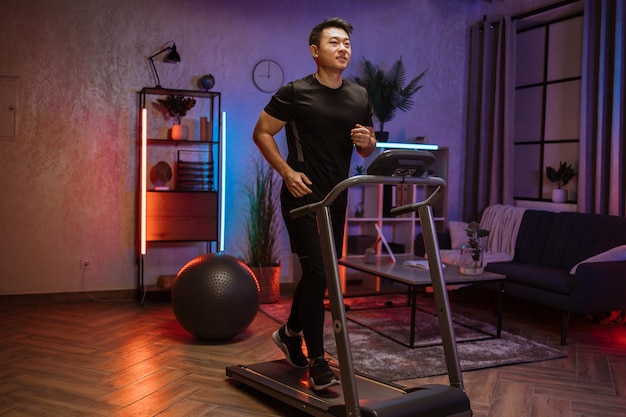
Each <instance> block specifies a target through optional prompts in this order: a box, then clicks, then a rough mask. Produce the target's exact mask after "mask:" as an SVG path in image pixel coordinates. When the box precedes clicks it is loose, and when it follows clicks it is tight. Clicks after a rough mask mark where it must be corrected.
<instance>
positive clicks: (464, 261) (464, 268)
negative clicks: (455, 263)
mask: <svg viewBox="0 0 626 417" xmlns="http://www.w3.org/2000/svg"><path fill="white" fill-rule="evenodd" d="M459 267H460V270H461V271H460V272H461V274H463V275H481V274H482V273H483V272H484V270H485V269H484V267H483V250H482V248H481V247H480V246H470V245H463V247H462V248H461V264H460V266H459Z"/></svg>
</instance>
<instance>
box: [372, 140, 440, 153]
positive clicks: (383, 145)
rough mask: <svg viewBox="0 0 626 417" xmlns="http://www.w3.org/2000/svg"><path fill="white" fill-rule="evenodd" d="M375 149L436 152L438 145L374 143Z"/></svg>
mask: <svg viewBox="0 0 626 417" xmlns="http://www.w3.org/2000/svg"><path fill="white" fill-rule="evenodd" d="M376 147H377V148H384V149H413V150H419V151H436V150H438V149H439V145H430V144H425V143H394V142H376Z"/></svg>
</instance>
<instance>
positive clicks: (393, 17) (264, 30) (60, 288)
mask: <svg viewBox="0 0 626 417" xmlns="http://www.w3.org/2000/svg"><path fill="white" fill-rule="evenodd" d="M506 3H509V2H501V1H500V2H499V1H495V2H494V3H485V2H484V1H481V0H447V1H441V0H387V1H374V0H319V1H315V2H297V1H293V0H249V1H243V0H229V1H223V2H218V1H208V0H207V1H203V0H179V1H176V2H172V1H167V0H132V1H127V0H100V1H78V0H55V1H46V2H42V1H37V0H3V1H2V7H1V12H0V40H2V58H0V76H9V77H18V78H19V92H18V99H19V102H18V106H19V107H18V109H17V114H18V123H19V125H18V135H17V136H16V137H15V138H0V146H1V150H0V175H1V176H2V188H1V193H2V194H1V197H0V219H1V221H0V236H1V237H2V239H1V241H0V294H27V293H55V292H77V291H82V290H84V289H85V288H86V289H89V290H90V291H97V290H112V289H126V288H134V287H135V285H136V284H135V280H136V271H137V269H136V268H137V266H136V259H135V238H136V204H137V203H136V201H137V195H136V183H137V178H136V171H137V163H136V162H137V159H136V158H137V156H136V131H137V122H136V116H137V94H136V92H137V91H138V90H139V89H140V88H141V87H143V86H152V85H153V81H152V78H151V74H150V71H149V68H148V64H147V60H146V58H147V57H148V56H149V55H151V54H153V53H154V52H156V51H158V50H159V49H160V48H161V47H162V46H163V44H164V43H165V42H167V41H170V40H173V41H175V42H176V44H177V46H178V51H179V52H180V54H181V57H182V62H181V63H180V64H178V65H167V64H162V63H160V62H157V65H158V66H159V75H160V77H161V84H162V85H163V86H165V87H171V88H184V89H189V88H191V89H195V88H196V86H195V85H194V84H193V82H192V80H195V78H197V77H198V76H201V75H204V74H207V73H211V74H213V75H214V76H215V78H216V86H215V87H214V90H216V91H221V92H222V94H223V101H222V107H223V110H226V111H227V112H228V136H229V140H230V142H229V149H228V150H229V159H228V162H227V171H228V179H227V181H228V194H227V196H228V197H227V198H228V207H229V208H230V209H229V211H228V213H227V215H226V231H227V233H226V235H227V240H226V249H227V251H228V252H231V253H234V254H236V253H237V252H238V247H239V243H238V242H239V235H240V233H241V230H240V226H241V224H240V221H239V219H240V218H241V216H242V211H243V209H244V207H242V205H241V203H240V199H239V198H238V197H239V196H240V195H239V190H240V185H239V184H241V182H242V181H244V179H245V173H246V163H247V158H248V157H249V155H251V154H252V153H253V152H255V148H254V147H253V144H252V142H251V139H250V133H251V130H252V128H253V126H254V123H255V121H256V118H257V116H258V114H259V112H260V111H261V109H262V108H263V106H264V105H265V104H266V102H267V101H268V99H269V97H270V96H269V95H267V94H264V93H261V92H259V91H257V90H256V89H255V88H254V85H253V84H252V79H251V71H252V67H253V66H254V64H255V63H256V62H257V61H258V60H260V59H262V58H271V59H274V60H276V61H278V62H280V63H281V64H282V65H283V68H284V70H285V76H286V79H288V80H290V79H295V78H299V77H301V76H304V75H306V74H307V73H310V72H312V71H313V69H314V66H313V62H312V60H311V58H310V56H309V54H308V45H307V36H308V32H309V30H310V28H311V27H312V26H313V25H314V24H316V23H318V22H319V21H320V20H322V19H323V18H325V17H329V16H342V17H345V18H347V19H348V20H350V21H351V22H352V23H353V24H354V26H355V31H354V34H353V49H354V51H353V54H354V55H353V66H352V70H351V71H349V72H348V75H351V74H354V71H355V70H356V69H357V65H355V64H358V62H359V61H360V59H361V57H365V58H367V59H370V60H373V61H374V62H379V63H381V64H383V65H384V64H386V63H391V62H393V61H395V60H396V59H397V58H398V57H399V56H400V55H402V56H403V58H404V62H405V63H406V65H407V68H408V70H409V75H412V74H415V75H416V74H417V73H419V72H420V71H421V70H423V69H425V68H427V69H428V72H427V75H426V76H425V77H424V79H423V82H424V84H425V87H424V88H423V89H422V90H421V91H420V92H419V93H418V94H417V96H416V104H415V107H414V108H413V110H412V111H411V112H410V113H406V114H400V115H399V116H398V117H397V118H396V119H395V120H394V121H392V122H390V123H388V125H387V127H388V130H390V131H391V135H392V139H393V138H394V137H395V138H397V139H404V138H407V137H413V136H417V135H420V136H427V137H428V138H429V140H430V141H431V142H432V143H437V144H439V145H441V146H449V147H450V148H451V152H450V156H451V161H450V167H451V172H450V178H449V198H450V199H449V213H448V214H449V217H450V218H458V217H459V216H460V204H459V198H460V190H459V184H460V182H461V181H460V173H461V164H462V157H461V155H462V140H463V132H464V129H463V126H464V106H465V90H466V77H465V74H466V62H467V56H466V54H467V36H466V34H467V28H468V26H469V25H470V24H471V23H472V22H473V21H475V20H478V19H480V18H481V17H482V13H484V12H485V10H488V11H490V12H491V11H492V10H493V11H495V12H498V11H499V10H498V9H501V8H506V7H507V4H506ZM520 3H521V4H525V5H529V6H530V5H533V4H535V3H541V1H539V0H537V1H529V2H520ZM514 6H516V5H514ZM285 252H286V253H288V247H287V244H285ZM82 257H86V258H89V259H90V261H91V263H92V269H90V270H88V271H87V276H86V278H87V281H86V284H85V287H83V286H82V285H81V269H80V266H79V261H80V259H81V258H82ZM174 264H175V265H176V266H175V267H172V268H178V267H179V266H180V265H179V264H176V263H174ZM174 271H175V270H174Z"/></svg>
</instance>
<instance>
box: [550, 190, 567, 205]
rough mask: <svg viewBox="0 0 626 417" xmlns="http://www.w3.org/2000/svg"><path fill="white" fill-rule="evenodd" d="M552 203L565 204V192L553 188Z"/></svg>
mask: <svg viewBox="0 0 626 417" xmlns="http://www.w3.org/2000/svg"><path fill="white" fill-rule="evenodd" d="M552 202H553V203H566V202H567V190H563V189H561V188H555V189H554V190H552Z"/></svg>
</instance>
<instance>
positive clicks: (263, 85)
mask: <svg viewBox="0 0 626 417" xmlns="http://www.w3.org/2000/svg"><path fill="white" fill-rule="evenodd" d="M252 81H254V85H255V86H256V88H258V89H259V90H261V91H263V92H264V93H273V92H275V91H276V90H278V89H279V88H280V87H281V86H282V85H283V82H284V81H285V74H284V73H283V68H282V67H281V66H280V64H279V63H278V62H276V61H272V60H271V59H263V60H261V61H259V62H257V63H256V65H255V66H254V69H253V70H252Z"/></svg>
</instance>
